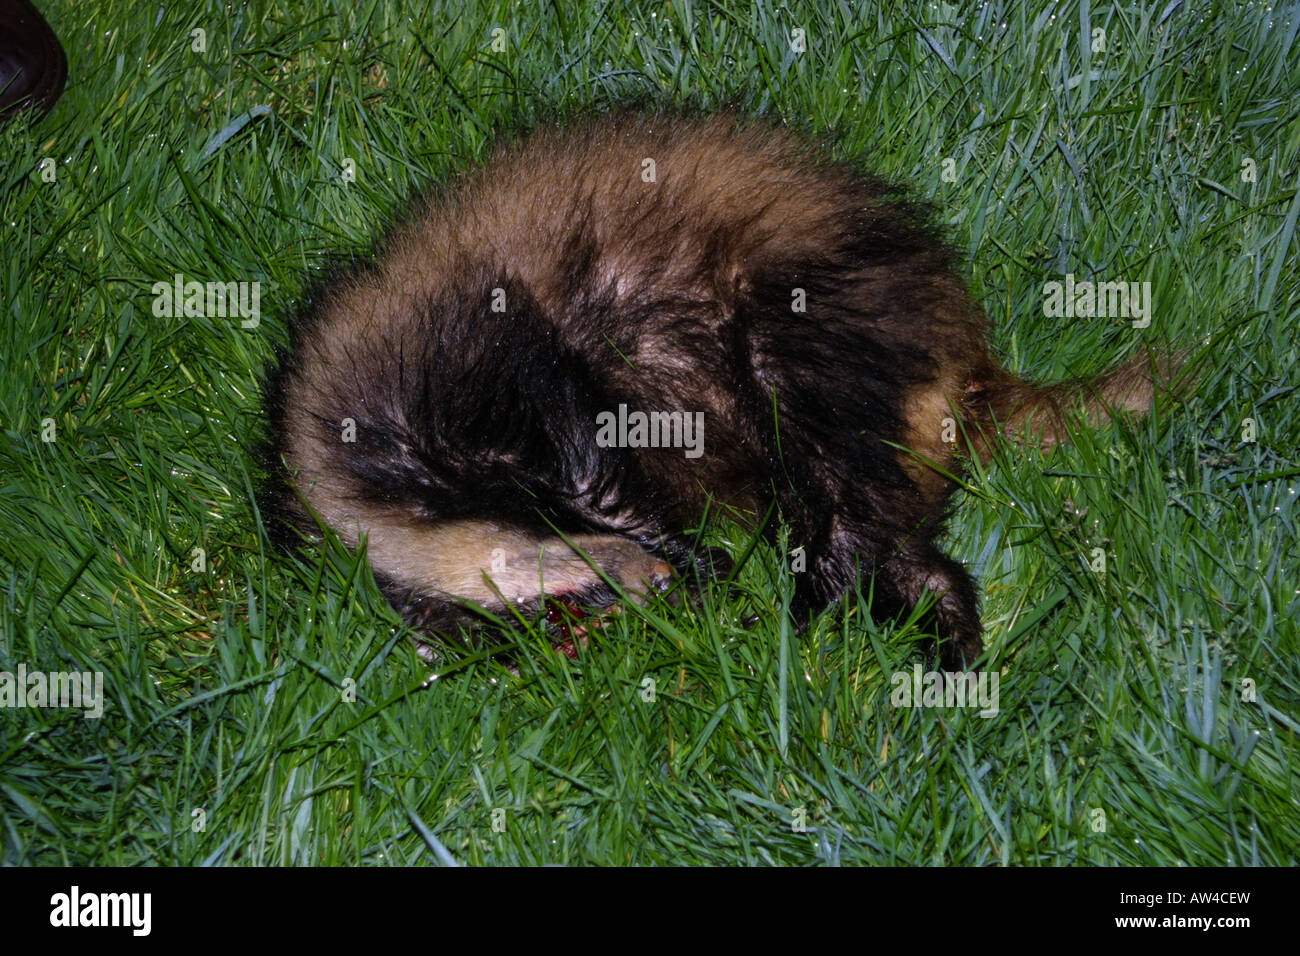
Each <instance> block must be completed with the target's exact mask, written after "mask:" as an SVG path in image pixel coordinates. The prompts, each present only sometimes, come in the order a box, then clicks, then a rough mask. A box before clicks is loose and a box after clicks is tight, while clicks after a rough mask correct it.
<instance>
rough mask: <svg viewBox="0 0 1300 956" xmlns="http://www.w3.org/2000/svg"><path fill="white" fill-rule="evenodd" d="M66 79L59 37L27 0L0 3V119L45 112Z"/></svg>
mask: <svg viewBox="0 0 1300 956" xmlns="http://www.w3.org/2000/svg"><path fill="white" fill-rule="evenodd" d="M67 79H68V58H67V57H66V56H64V54H63V47H62V46H60V45H59V38H58V37H57V36H55V34H54V31H53V30H52V29H50V25H49V24H48V23H46V22H45V18H44V17H42V16H41V14H40V12H39V11H38V10H37V9H36V8H35V7H34V6H32V4H31V3H29V2H28V0H0V120H4V119H10V118H11V117H12V116H13V115H14V114H16V113H17V112H19V111H20V110H23V109H27V108H31V109H34V110H37V111H38V112H39V113H40V114H42V115H43V114H45V113H48V112H49V111H50V110H51V109H52V108H53V106H54V103H55V101H56V100H58V98H59V95H60V94H61V93H62V92H63V84H64V83H65V82H67Z"/></svg>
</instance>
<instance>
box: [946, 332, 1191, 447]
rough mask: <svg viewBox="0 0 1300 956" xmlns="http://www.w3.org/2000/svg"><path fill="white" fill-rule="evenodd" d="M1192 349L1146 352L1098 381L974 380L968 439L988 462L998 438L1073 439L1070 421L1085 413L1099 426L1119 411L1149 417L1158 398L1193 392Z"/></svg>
mask: <svg viewBox="0 0 1300 956" xmlns="http://www.w3.org/2000/svg"><path fill="white" fill-rule="evenodd" d="M1191 351H1192V350H1191V349H1185V350H1182V351H1179V352H1175V353H1163V352H1155V351H1143V352H1140V353H1139V354H1137V355H1135V356H1134V357H1133V358H1131V359H1129V360H1128V361H1127V362H1125V363H1123V364H1122V365H1120V366H1118V367H1117V368H1114V369H1112V370H1111V371H1109V372H1106V373H1105V374H1103V375H1101V376H1099V377H1097V378H1094V379H1075V380H1071V381H1066V382H1058V383H1054V384H1051V385H1035V384H1034V383H1032V382H1027V381H1025V380H1024V379H1022V378H1018V377H1017V376H1015V375H1012V374H1011V373H1010V372H1007V371H1006V370H1004V369H1001V368H994V369H990V370H988V371H987V372H986V373H985V374H984V375H980V376H976V378H975V381H974V382H973V383H972V384H971V386H970V388H969V389H968V390H967V392H966V396H965V399H964V405H965V412H966V423H967V425H968V426H973V427H968V429H967V441H968V443H969V445H970V447H971V450H972V451H973V452H974V453H975V454H977V455H978V456H979V457H981V458H983V459H985V460H987V459H988V458H989V453H990V451H991V449H992V442H993V440H994V439H993V436H994V435H996V434H1001V435H1003V436H1005V437H1008V438H1011V439H1013V440H1026V439H1028V440H1030V441H1034V442H1037V443H1040V444H1041V446H1042V447H1043V448H1044V449H1046V448H1051V447H1052V446H1054V445H1057V444H1060V443H1064V442H1068V441H1069V439H1070V420H1071V418H1072V417H1075V416H1080V415H1081V416H1082V418H1083V420H1084V421H1085V422H1087V423H1088V424H1090V425H1093V426H1094V427H1095V426H1098V425H1102V424H1104V423H1105V422H1108V421H1110V420H1111V419H1112V418H1113V417H1114V416H1115V414H1116V413H1117V412H1135V413H1137V414H1139V415H1145V414H1147V412H1148V411H1150V409H1151V403H1152V401H1153V400H1154V398H1155V397H1156V395H1157V394H1166V395H1172V396H1178V395H1180V394H1183V393H1184V392H1186V390H1187V389H1188V388H1190V386H1191V381H1190V376H1189V375H1188V374H1187V372H1186V370H1185V365H1186V363H1187V359H1188V357H1189V355H1190V354H1191ZM1031 436H1032V437H1031Z"/></svg>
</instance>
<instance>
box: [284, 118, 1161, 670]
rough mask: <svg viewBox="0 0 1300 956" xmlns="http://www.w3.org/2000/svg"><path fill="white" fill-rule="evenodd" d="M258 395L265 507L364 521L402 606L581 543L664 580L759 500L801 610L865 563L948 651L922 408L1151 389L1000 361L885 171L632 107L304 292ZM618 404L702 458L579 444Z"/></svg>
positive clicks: (354, 529) (1046, 406) (574, 587)
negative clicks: (668, 415)
mask: <svg viewBox="0 0 1300 956" xmlns="http://www.w3.org/2000/svg"><path fill="white" fill-rule="evenodd" d="M647 159H649V160H653V162H654V171H655V181H653V182H647V181H645V178H644V177H643V170H645V168H646V167H645V164H644V160H647ZM796 289H802V290H804V295H805V296H806V311H804V312H797V311H795V310H794V309H793V308H792V304H793V302H794V295H795V291H794V290H796ZM493 290H501V292H500V293H498V295H500V294H504V301H505V307H506V310H505V312H494V311H492V302H493V294H494V293H493ZM272 396H273V403H272V407H273V413H274V442H275V448H276V451H277V452H278V459H277V461H276V468H277V471H278V475H279V478H280V479H281V482H282V489H283V490H282V493H281V494H280V495H279V497H278V499H277V502H278V508H279V510H280V511H281V512H282V513H283V514H285V515H286V516H287V517H288V518H289V519H290V520H291V521H292V522H293V523H295V524H296V525H297V526H299V527H300V528H304V529H308V530H310V529H311V528H313V526H314V524H313V521H312V518H311V516H310V512H315V514H316V515H318V516H319V518H320V519H321V520H323V521H324V522H325V523H326V524H328V525H329V526H331V527H333V528H334V529H335V530H336V531H337V532H338V533H339V534H340V536H341V537H342V538H343V540H344V541H345V542H347V543H348V544H349V545H351V546H356V545H358V544H359V542H360V541H361V539H362V538H365V539H366V540H367V549H368V554H369V558H370V561H371V564H372V565H373V567H374V570H375V573H376V575H377V577H378V579H379V581H380V583H381V585H382V586H383V587H384V589H385V591H386V593H388V594H389V596H390V597H391V598H392V600H393V601H394V603H395V604H396V605H397V606H398V607H399V608H401V609H402V610H403V612H404V613H405V614H406V615H407V617H408V619H409V620H411V621H412V622H413V623H414V624H416V625H417V626H420V627H423V628H426V629H428V630H432V631H438V630H447V629H450V628H452V627H454V626H455V625H456V623H457V622H458V621H462V620H465V619H467V618H468V617H469V616H470V615H471V614H472V611H470V610H468V609H467V603H468V605H479V606H482V607H484V608H487V609H488V610H490V611H496V612H498V613H499V612H501V611H502V610H503V609H504V607H505V606H506V605H507V604H513V605H515V606H516V607H520V608H522V609H523V610H524V611H525V612H528V613H533V612H536V611H537V610H538V609H539V607H540V606H541V603H542V602H543V601H544V600H545V597H546V595H565V596H567V597H568V598H570V599H571V600H572V601H574V602H575V603H594V604H598V605H605V604H608V603H611V602H612V601H613V600H614V597H615V595H614V592H613V591H611V590H610V588H609V587H608V586H607V584H606V583H605V580H604V577H603V576H602V574H600V573H597V571H596V570H595V569H594V568H593V567H592V565H591V564H589V563H588V561H587V560H586V558H584V557H583V553H586V554H587V555H588V556H590V558H591V559H592V561H593V562H594V563H595V564H597V565H599V566H600V567H601V568H602V569H603V570H604V574H605V575H607V576H609V577H611V578H612V579H613V580H614V581H616V582H618V583H620V584H622V585H623V586H624V587H626V588H628V589H630V590H632V591H634V592H635V591H644V590H649V589H655V588H661V587H663V586H665V585H666V583H667V582H668V580H669V579H670V577H671V572H670V570H669V565H671V566H672V567H674V568H676V569H677V570H678V571H681V570H683V569H684V568H686V567H688V566H690V565H691V564H692V562H693V561H696V560H697V556H696V555H694V554H693V553H692V552H691V550H690V547H689V543H688V541H687V540H686V539H685V538H684V537H683V533H684V530H685V529H687V528H691V527H693V526H694V525H695V524H696V523H697V522H698V521H699V519H700V516H701V515H702V514H703V512H704V511H705V509H706V507H707V506H710V504H711V503H713V506H715V507H716V504H717V503H719V502H721V503H725V504H727V505H729V506H731V507H732V508H734V509H737V510H738V511H739V512H741V513H744V514H749V515H752V516H759V515H762V514H764V513H765V511H766V509H767V506H768V504H769V502H771V501H772V500H775V502H776V503H777V505H778V507H779V514H780V518H781V520H782V521H783V522H784V523H785V524H786V525H787V526H788V527H789V529H790V537H789V541H790V542H791V545H792V546H795V545H798V546H802V547H803V548H804V549H805V552H806V556H807V570H806V571H805V572H804V573H801V574H799V575H798V578H797V583H796V591H795V594H796V607H795V613H796V615H797V619H798V620H799V621H800V623H804V622H806V620H807V615H808V612H809V611H812V610H815V609H818V608H821V607H824V606H826V605H827V604H828V603H830V602H832V601H834V600H835V599H836V598H838V597H839V596H840V595H841V594H842V593H843V592H844V591H845V590H846V589H847V588H848V587H850V586H851V585H852V583H853V582H854V580H855V578H856V577H857V576H858V574H859V573H860V572H861V573H863V574H870V575H874V594H875V599H874V602H875V603H874V608H873V610H874V611H875V612H876V613H877V614H879V615H882V616H883V615H893V614H896V613H898V612H900V611H904V610H907V609H909V608H911V607H912V606H914V605H915V604H916V603H917V602H918V601H919V600H921V599H922V597H923V596H924V595H925V594H926V592H927V591H928V592H933V593H934V595H935V596H936V597H937V600H936V601H935V604H934V608H933V611H932V614H931V618H932V621H931V623H932V626H933V629H934V631H935V633H936V636H937V637H939V638H940V639H941V641H942V649H943V654H942V659H943V662H944V664H945V665H946V666H950V667H959V666H963V665H969V664H970V663H971V662H973V661H974V659H975V658H976V657H977V656H978V654H979V653H980V650H981V646H982V645H981V639H980V623H979V616H978V609H977V604H976V594H975V588H974V585H973V583H972V581H971V578H970V576H969V575H968V574H967V573H966V571H965V570H964V569H963V568H962V567H961V565H960V564H959V563H957V562H956V561H954V560H952V559H951V558H949V557H948V556H946V555H944V554H943V553H942V552H941V551H940V550H939V549H938V547H937V546H936V544H935V539H936V536H937V535H938V534H939V532H940V530H941V523H942V521H943V518H944V515H945V509H946V505H947V502H948V499H949V497H950V495H951V493H952V491H953V489H954V484H953V482H952V480H951V479H950V478H949V477H947V476H948V475H953V474H958V473H959V472H960V460H959V456H960V455H962V454H963V453H965V452H966V451H967V448H966V447H964V446H963V444H962V443H960V442H959V443H953V442H951V441H948V440H945V439H946V438H948V437H949V435H947V434H945V432H946V431H948V432H951V429H952V424H953V422H955V423H956V425H957V429H958V431H959V434H960V435H964V436H968V438H967V439H963V441H966V440H968V441H969V442H970V446H971V448H973V450H975V451H976V452H979V451H981V450H983V449H984V448H985V447H986V442H987V441H989V439H990V436H991V435H993V433H994V432H995V430H997V429H998V428H1002V429H1005V428H1008V427H1010V428H1013V429H1014V428H1022V427H1024V426H1026V425H1030V424H1032V425H1033V426H1034V427H1036V428H1037V429H1038V430H1039V431H1041V432H1043V433H1044V435H1045V440H1046V441H1048V442H1051V441H1054V440H1057V439H1059V438H1061V437H1063V429H1064V419H1063V415H1064V411H1065V410H1066V409H1068V408H1069V407H1070V406H1071V405H1082V406H1083V407H1084V408H1085V409H1086V410H1088V411H1090V412H1091V413H1092V415H1093V417H1094V418H1101V417H1104V416H1105V415H1106V414H1108V412H1109V409H1110V408H1111V407H1112V406H1116V405H1118V406H1121V407H1125V408H1132V409H1137V410H1142V411H1145V409H1146V408H1147V406H1148V404H1149V402H1150V400H1151V397H1152V376H1151V375H1150V374H1149V373H1148V372H1147V371H1146V370H1145V366H1144V364H1143V363H1142V362H1133V363H1130V364H1129V365H1127V366H1125V367H1124V368H1122V369H1120V370H1118V371H1116V372H1114V373H1112V374H1111V375H1109V376H1106V377H1103V378H1102V379H1100V380H1098V381H1097V382H1094V383H1087V384H1085V383H1070V384H1067V385H1062V386H1053V387H1050V388H1038V387H1036V386H1033V385H1030V384H1028V383H1026V382H1023V381H1021V380H1019V379H1017V378H1016V377H1015V376H1013V375H1011V374H1010V373H1008V372H1007V371H1005V370H1004V369H1003V368H1002V367H1001V366H1000V365H999V363H998V362H997V360H996V359H995V358H993V356H992V355H991V354H990V352H989V348H988V341H987V329H986V320H985V317H984V314H983V312H982V311H981V310H980V308H979V306H978V305H977V304H976V303H975V302H974V301H972V299H971V298H970V296H969V295H968V294H967V293H966V291H965V289H964V287H963V284H962V282H961V281H960V280H959V279H958V277H957V275H956V274H955V273H954V272H953V270H952V256H951V254H950V252H949V250H948V249H947V247H946V246H945V245H944V244H943V243H942V242H940V241H938V240H937V239H936V238H935V236H934V234H933V233H932V231H931V230H930V229H929V228H927V226H926V225H925V223H924V221H923V217H922V216H920V215H919V214H918V213H917V211H916V209H915V208H914V207H913V206H911V205H909V204H907V203H905V202H903V201H901V200H899V199H898V198H896V196H895V195H894V191H893V190H891V189H889V188H888V187H886V186H884V185H883V184H881V183H880V182H878V181H876V180H874V179H871V178H869V177H864V176H862V175H860V174H857V173H855V172H853V171H852V170H850V169H848V168H846V167H844V166H841V165H837V164H833V163H830V162H828V161H826V160H825V159H824V158H822V157H820V156H818V155H817V154H816V153H815V152H814V151H812V150H811V149H809V148H808V147H807V146H806V145H805V144H804V143H803V141H802V140H801V139H800V138H799V137H797V136H795V135H792V134H790V133H789V132H787V131H786V130H784V129H782V128H780V127H778V126H774V125H772V124H770V123H764V122H753V121H747V120H743V119H741V118H738V117H736V116H734V115H730V114H724V115H715V116H712V117H708V118H703V119H693V118H684V117H680V116H668V115H663V114H646V113H636V112H629V113H623V114H619V115H615V116H612V117H606V118H602V119H598V120H594V121H590V122H587V123H585V124H580V125H571V126H567V127H556V128H546V129H543V130H541V131H538V132H536V133H534V134H532V135H531V136H529V137H526V138H524V139H523V140H521V141H520V142H518V143H516V144H514V145H510V146H507V147H504V148H503V149H501V150H500V151H499V152H498V153H497V154H496V155H495V156H494V158H493V159H492V160H491V161H490V162H489V163H488V164H487V165H486V166H485V167H484V168H483V169H481V170H479V171H477V172H474V173H472V174H470V175H468V176H467V177H465V179H464V180H463V181H462V182H461V183H460V184H459V185H458V186H457V187H456V188H454V189H452V190H450V191H448V192H445V193H443V194H441V195H439V196H438V197H436V198H435V199H433V200H432V201H431V202H429V203H428V204H427V206H426V207H425V208H424V209H423V210H422V211H421V212H420V214H419V215H418V216H416V217H415V218H414V219H412V220H411V221H410V222H409V224H408V225H406V226H405V227H403V228H401V229H400V230H398V231H397V232H396V233H395V234H394V236H393V237H392V238H391V240H390V242H389V244H388V245H387V248H386V250H385V251H384V253H383V254H382V255H381V256H380V257H379V258H378V261H377V262H375V264H374V265H373V266H372V267H369V268H366V269H363V270H359V271H354V272H352V273H350V274H348V275H346V276H344V277H342V278H340V279H339V280H338V281H336V282H335V283H334V284H332V285H331V286H330V287H328V288H327V290H326V291H325V292H324V293H323V295H321V296H320V297H319V299H318V301H317V302H316V303H314V305H313V306H312V309H311V310H310V312H309V313H308V315H307V317H306V319H305V320H304V321H303V322H302V323H300V324H299V327H298V328H297V330H296V333H295V343H294V346H293V348H292V350H291V352H290V354H289V355H288V356H287V357H286V360H285V361H284V363H283V365H282V368H281V370H280V373H279V375H278V377H277V379H276V382H275V385H274V387H273V390H272ZM620 403H622V404H626V405H627V406H628V407H629V408H630V409H633V410H644V411H652V410H664V411H683V412H695V411H700V412H703V413H704V421H705V426H706V432H705V443H704V454H703V455H702V456H701V457H699V458H696V459H688V458H687V457H685V456H684V454H683V452H682V450H681V449H680V448H676V449H652V448H644V449H633V448H601V447H598V446H597V444H596V441H595V436H596V416H597V415H598V413H600V412H603V411H613V410H615V409H617V407H618V406H619V404H620ZM348 419H350V420H352V421H353V422H354V423H355V441H350V442H349V441H344V440H343V438H344V422H345V420H348ZM945 419H951V421H949V422H945ZM898 446H901V447H902V448H903V449H906V450H900V448H899V447H898ZM766 531H767V532H768V533H769V535H770V534H771V533H772V531H773V528H771V527H769V528H767V529H766ZM574 546H576V547H577V549H578V550H577V551H575V550H574ZM580 552H582V553H580ZM704 557H705V558H707V557H708V556H704ZM661 559H662V560H661Z"/></svg>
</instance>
